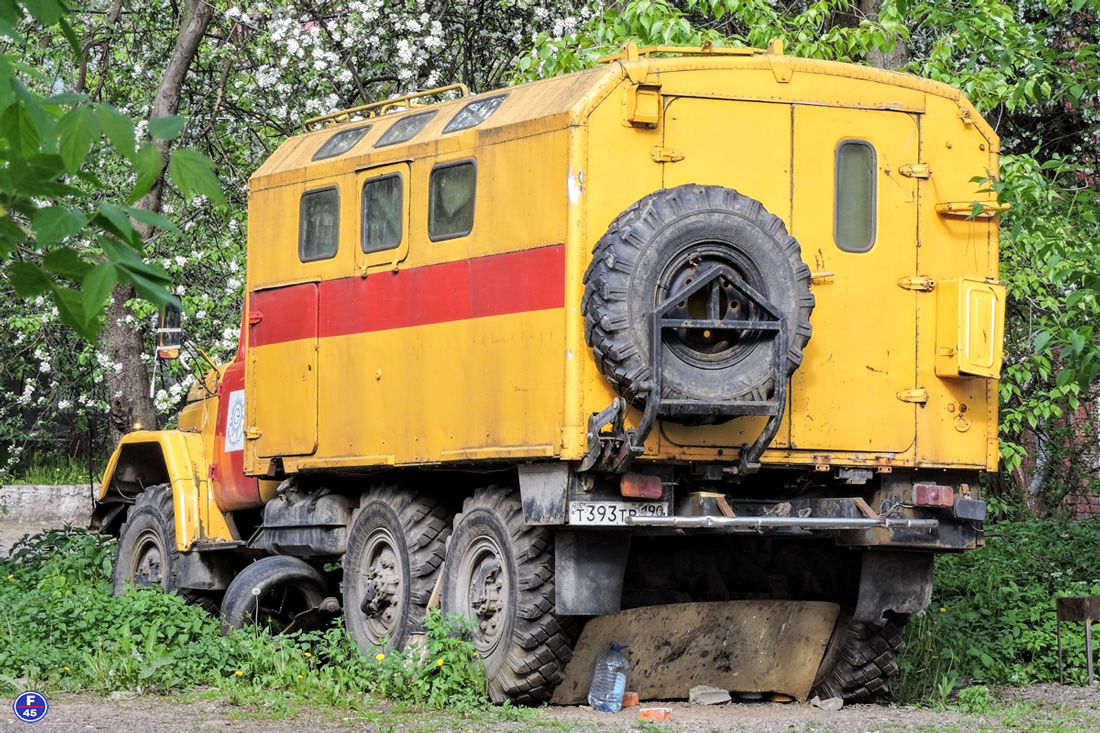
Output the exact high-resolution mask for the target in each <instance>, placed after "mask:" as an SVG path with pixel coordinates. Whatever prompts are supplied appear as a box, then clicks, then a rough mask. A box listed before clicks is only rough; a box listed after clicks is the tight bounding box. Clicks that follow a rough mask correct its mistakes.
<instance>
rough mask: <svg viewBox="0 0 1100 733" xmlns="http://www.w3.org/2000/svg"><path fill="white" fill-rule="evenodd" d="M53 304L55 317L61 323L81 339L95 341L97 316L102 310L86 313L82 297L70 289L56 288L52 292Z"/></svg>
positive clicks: (97, 323) (97, 330)
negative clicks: (59, 319)
mask: <svg viewBox="0 0 1100 733" xmlns="http://www.w3.org/2000/svg"><path fill="white" fill-rule="evenodd" d="M53 302H54V305H56V306H57V315H58V317H59V318H61V322H62V323H64V324H65V325H67V326H69V327H70V328H72V329H73V330H74V331H76V332H77V333H78V334H79V335H80V336H81V337H82V338H84V339H86V340H88V341H95V337H96V334H97V333H99V318H98V316H99V314H100V313H102V312H103V311H102V309H100V310H98V311H95V312H88V311H87V310H85V308H84V297H83V295H81V293H80V291H78V290H72V289H71V288H57V289H55V290H54V292H53Z"/></svg>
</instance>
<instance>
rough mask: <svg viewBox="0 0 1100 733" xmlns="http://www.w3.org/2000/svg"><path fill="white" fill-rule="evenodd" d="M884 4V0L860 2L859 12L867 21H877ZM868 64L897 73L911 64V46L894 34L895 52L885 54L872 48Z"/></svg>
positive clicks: (860, 0) (868, 55)
mask: <svg viewBox="0 0 1100 733" xmlns="http://www.w3.org/2000/svg"><path fill="white" fill-rule="evenodd" d="M882 2H883V0H859V10H860V12H861V13H862V14H863V16H864V17H865V18H867V20H870V21H872V22H874V21H877V20H878V11H879V10H881V9H882ZM867 63H869V64H870V65H871V66H874V67H875V68H878V69H889V70H890V71H897V70H898V69H900V68H901V67H903V66H905V65H906V64H907V63H909V46H908V45H907V44H906V43H905V39H904V38H902V37H900V36H898V35H897V34H894V50H893V51H891V52H890V53H884V52H882V51H880V50H879V49H877V48H872V49H871V50H870V52H869V53H868V54H867Z"/></svg>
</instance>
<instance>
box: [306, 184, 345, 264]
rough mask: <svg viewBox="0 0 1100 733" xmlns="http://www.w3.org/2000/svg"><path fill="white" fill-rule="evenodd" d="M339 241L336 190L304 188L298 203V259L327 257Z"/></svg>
mask: <svg viewBox="0 0 1100 733" xmlns="http://www.w3.org/2000/svg"><path fill="white" fill-rule="evenodd" d="M339 242H340V190H339V189H338V188H336V187H335V186H333V187H332V188H322V189H319V190H317V191H307V192H306V193H305V194H303V195H302V202H301V204H300V206H299V207H298V259H300V260H301V261H302V262H312V261H314V260H327V259H329V258H330V257H334V256H335V255H336V248H337V246H338V245H339Z"/></svg>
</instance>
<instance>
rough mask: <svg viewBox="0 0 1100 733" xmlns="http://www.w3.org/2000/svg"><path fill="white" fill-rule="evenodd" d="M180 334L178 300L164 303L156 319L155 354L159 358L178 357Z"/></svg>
mask: <svg viewBox="0 0 1100 733" xmlns="http://www.w3.org/2000/svg"><path fill="white" fill-rule="evenodd" d="M182 335H183V329H182V328H180V304H179V302H178V301H173V302H171V303H166V304H164V305H163V306H161V308H160V316H159V318H158V319H157V356H158V357H160V358H161V359H176V358H178V357H179V355H180V344H181V342H182Z"/></svg>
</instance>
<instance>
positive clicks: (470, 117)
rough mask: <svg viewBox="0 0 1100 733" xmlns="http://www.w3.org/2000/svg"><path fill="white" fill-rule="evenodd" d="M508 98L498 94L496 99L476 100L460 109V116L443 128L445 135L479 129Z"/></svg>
mask: <svg viewBox="0 0 1100 733" xmlns="http://www.w3.org/2000/svg"><path fill="white" fill-rule="evenodd" d="M507 96H508V95H507V94H498V95H496V96H495V97H486V98H485V99H475V100H474V101H472V102H470V103H469V104H467V105H466V106H465V107H463V108H462V109H460V110H459V111H458V114H456V115H455V116H454V117H452V118H451V121H450V122H448V123H447V126H446V127H444V128H443V134H444V135H445V134H447V133H448V132H458V131H459V130H468V129H469V128H471V127H477V126H478V125H480V124H481V123H482V122H484V121H485V120H487V119H489V115H491V114H493V113H494V112H496V111H497V109H498V108H499V107H500V103H501V102H503V101H504V98H505V97H507Z"/></svg>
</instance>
